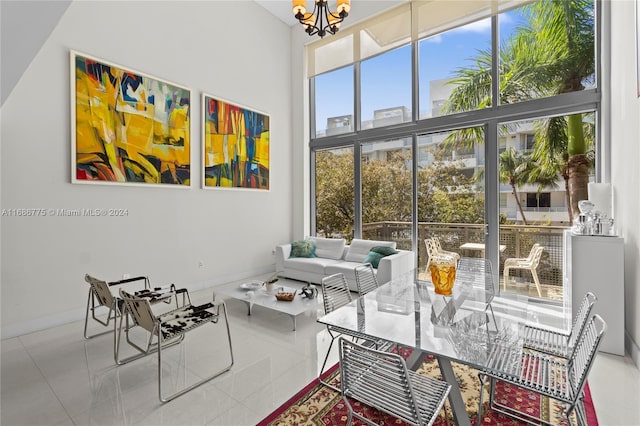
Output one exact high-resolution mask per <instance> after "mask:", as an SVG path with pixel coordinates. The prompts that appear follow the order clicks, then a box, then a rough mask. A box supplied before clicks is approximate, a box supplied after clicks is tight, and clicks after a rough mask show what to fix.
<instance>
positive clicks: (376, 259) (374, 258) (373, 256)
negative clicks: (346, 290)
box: [362, 251, 384, 269]
mask: <svg viewBox="0 0 640 426" xmlns="http://www.w3.org/2000/svg"><path fill="white" fill-rule="evenodd" d="M383 257H384V254H380V253H376V252H375V251H370V252H369V254H368V255H367V257H365V258H364V260H363V261H362V263H370V264H371V266H373V267H374V268H376V269H378V265H379V264H380V259H382V258H383Z"/></svg>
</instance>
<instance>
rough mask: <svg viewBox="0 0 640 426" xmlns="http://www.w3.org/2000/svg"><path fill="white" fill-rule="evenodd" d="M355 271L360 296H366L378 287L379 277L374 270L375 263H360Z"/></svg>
mask: <svg viewBox="0 0 640 426" xmlns="http://www.w3.org/2000/svg"><path fill="white" fill-rule="evenodd" d="M354 271H355V273H356V285H357V286H358V294H359V295H360V296H364V295H365V294H367V293H369V292H371V291H373V290H375V289H377V288H378V279H377V278H376V273H375V272H374V271H373V265H371V264H370V263H366V264H364V265H358V266H356V267H355V269H354Z"/></svg>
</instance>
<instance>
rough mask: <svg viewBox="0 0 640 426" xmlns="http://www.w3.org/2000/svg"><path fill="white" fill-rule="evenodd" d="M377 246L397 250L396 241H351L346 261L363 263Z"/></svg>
mask: <svg viewBox="0 0 640 426" xmlns="http://www.w3.org/2000/svg"><path fill="white" fill-rule="evenodd" d="M376 246H381V247H391V248H393V249H395V248H396V242H395V241H376V240H360V239H358V238H354V239H353V240H351V244H350V245H349V250H348V251H347V254H346V255H345V256H344V260H347V261H349V262H359V263H362V261H363V260H364V258H365V257H367V255H368V254H369V252H370V251H371V249H372V248H373V247H376Z"/></svg>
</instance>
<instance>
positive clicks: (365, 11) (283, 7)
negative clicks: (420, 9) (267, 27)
mask: <svg viewBox="0 0 640 426" xmlns="http://www.w3.org/2000/svg"><path fill="white" fill-rule="evenodd" d="M0 1H2V0H0ZM253 1H255V2H256V3H258V4H259V5H260V6H262V7H264V8H265V9H266V10H268V11H269V12H271V14H272V15H273V16H275V17H276V18H278V19H280V20H281V21H282V22H284V23H285V24H287V25H289V26H293V25H297V24H298V20H297V19H296V18H295V17H294V16H293V5H292V4H291V0H253ZM406 1H409V0H351V12H349V16H350V21H353V22H355V21H359V20H361V19H365V18H367V17H369V16H371V15H372V14H377V13H379V12H381V11H382V10H385V9H388V8H390V7H393V6H395V5H396V4H399V3H404V2H406ZM335 4H336V3H335V1H334V0H332V1H331V3H330V5H331V9H335ZM307 8H311V9H312V8H313V0H307ZM351 17H353V19H351Z"/></svg>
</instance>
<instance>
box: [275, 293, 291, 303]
mask: <svg viewBox="0 0 640 426" xmlns="http://www.w3.org/2000/svg"><path fill="white" fill-rule="evenodd" d="M294 297H296V292H295V291H293V292H288V291H279V292H278V293H276V299H278V300H281V301H283V302H291V301H292V300H293V299H294Z"/></svg>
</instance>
